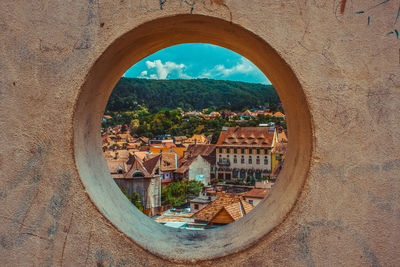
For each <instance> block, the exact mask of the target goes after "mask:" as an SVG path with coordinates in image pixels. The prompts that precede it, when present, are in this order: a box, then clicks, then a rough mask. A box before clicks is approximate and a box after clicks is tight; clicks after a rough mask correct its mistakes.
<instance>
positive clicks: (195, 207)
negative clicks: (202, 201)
mask: <svg viewBox="0 0 400 267" xmlns="http://www.w3.org/2000/svg"><path fill="white" fill-rule="evenodd" d="M250 204H251V203H250ZM194 209H195V210H198V209H199V204H194Z"/></svg>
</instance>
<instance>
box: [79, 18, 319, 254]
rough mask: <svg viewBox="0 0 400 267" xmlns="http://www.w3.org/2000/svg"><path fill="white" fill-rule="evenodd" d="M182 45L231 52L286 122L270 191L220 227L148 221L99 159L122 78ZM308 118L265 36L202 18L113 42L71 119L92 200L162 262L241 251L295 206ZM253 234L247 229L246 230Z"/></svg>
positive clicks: (169, 21)
mask: <svg viewBox="0 0 400 267" xmlns="http://www.w3.org/2000/svg"><path fill="white" fill-rule="evenodd" d="M181 43H210V44H215V45H219V46H222V47H225V48H228V49H230V50H232V51H235V52H237V53H239V54H241V55H243V56H245V57H246V58H248V59H249V60H250V61H252V62H253V63H254V64H255V65H257V67H258V68H259V69H260V70H261V71H262V72H264V73H265V74H266V76H267V77H268V78H269V79H270V81H271V82H272V84H274V86H275V88H276V90H277V91H278V94H279V96H280V99H281V101H282V103H283V106H284V108H285V111H286V116H287V118H288V130H289V132H290V133H292V134H291V136H290V144H289V148H288V154H287V157H286V160H285V165H284V168H283V169H282V171H281V173H280V175H279V179H278V182H277V183H276V184H275V186H274V190H273V191H272V192H271V194H269V195H268V196H267V198H266V199H264V200H263V202H262V203H260V204H259V205H258V206H257V209H255V211H254V212H251V213H249V214H248V215H247V216H245V217H244V218H243V219H241V220H239V221H237V222H235V223H232V224H229V225H227V226H225V227H222V228H217V229H210V230H207V231H190V230H181V229H174V228H168V227H164V226H162V225H159V224H157V223H155V222H152V221H151V220H149V219H148V218H147V217H146V216H145V215H144V214H142V213H141V212H140V211H139V210H137V209H135V208H134V207H133V206H132V205H131V204H130V203H129V201H128V200H127V199H126V198H125V197H124V196H123V195H122V194H121V192H120V190H119V188H118V187H117V185H116V184H115V183H114V181H113V180H112V179H111V177H110V174H109V170H108V168H107V166H106V163H105V159H104V157H103V155H102V149H101V139H100V135H99V129H100V124H101V118H102V116H103V112H104V108H105V106H106V104H107V100H108V97H109V95H110V93H111V91H112V89H113V87H114V85H115V84H116V83H117V81H118V80H119V79H120V77H121V76H122V74H123V73H124V72H125V71H126V70H127V69H128V68H129V67H130V66H132V65H133V64H134V63H136V62H138V61H139V60H141V59H143V58H144V57H146V56H148V55H150V54H152V53H154V52H156V51H158V50H161V49H162V48H165V47H169V46H172V45H176V44H181ZM311 124H312V122H311V116H310V112H309V109H308V105H307V102H306V98H305V95H304V92H303V90H302V88H301V86H300V84H299V82H298V80H297V78H296V76H295V74H294V73H293V71H292V70H291V69H290V67H289V66H288V65H287V64H286V62H285V61H284V60H283V59H282V58H281V57H280V56H279V54H278V53H277V52H276V51H275V50H274V49H273V48H272V47H271V46H270V45H268V44H267V43H266V42H265V41H264V40H263V39H261V38H260V37H258V36H256V35H255V34H253V33H251V32H250V31H248V30H246V29H244V28H243V27H241V26H239V25H236V24H233V23H229V22H227V21H224V20H221V19H217V18H212V17H208V16H201V15H177V16H172V17H165V18H160V19H156V20H153V21H150V22H147V23H145V24H142V25H140V26H138V27H137V28H135V29H133V30H132V31H129V32H128V33H126V34H124V35H123V36H122V37H120V38H118V39H117V40H115V41H114V42H113V43H112V44H111V45H110V46H109V47H108V48H107V49H106V51H105V52H104V53H103V54H102V55H101V56H100V58H99V59H98V60H97V61H96V62H95V64H94V65H93V66H92V68H91V69H90V71H89V73H88V75H87V77H86V80H85V83H84V84H83V86H82V87H81V90H80V94H79V96H78V100H77V103H76V107H75V114H74V152H75V161H76V166H77V168H78V171H79V174H80V177H81V179H82V182H83V184H84V186H85V188H86V191H87V193H88V194H89V196H90V199H91V200H92V202H93V203H94V204H95V205H96V206H97V207H98V208H99V210H100V212H101V213H102V214H103V215H104V216H105V217H106V218H107V219H108V220H109V221H110V222H111V223H112V224H113V225H114V226H115V227H116V228H118V229H119V230H120V231H121V232H123V233H124V234H125V235H126V236H128V237H129V238H131V239H132V240H133V241H134V242H136V243H137V244H138V245H140V246H141V247H143V248H144V249H146V250H149V251H150V252H152V253H154V254H156V255H159V256H161V257H163V258H168V259H171V260H178V261H193V260H202V259H211V258H216V257H221V256H224V255H227V254H229V253H233V252H236V251H239V250H241V249H244V248H246V247H248V246H250V245H251V244H253V243H255V242H256V241H257V240H258V239H260V238H261V237H263V236H265V235H267V234H268V233H269V232H271V231H272V230H273V228H274V227H276V226H277V225H279V224H280V223H281V222H282V221H283V219H284V218H285V217H286V215H287V214H288V213H289V211H290V210H291V208H292V207H293V205H294V204H295V202H296V199H297V197H298V195H299V193H300V191H301V189H302V186H303V184H304V181H305V179H306V177H307V173H308V169H309V162H310V156H311V151H312V127H311ZM249 229H251V231H249Z"/></svg>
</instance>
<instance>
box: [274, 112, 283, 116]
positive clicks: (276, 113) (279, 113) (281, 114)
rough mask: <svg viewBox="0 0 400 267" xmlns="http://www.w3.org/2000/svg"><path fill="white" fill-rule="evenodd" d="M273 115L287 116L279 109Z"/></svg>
mask: <svg viewBox="0 0 400 267" xmlns="http://www.w3.org/2000/svg"><path fill="white" fill-rule="evenodd" d="M273 116H274V117H285V114H283V113H282V112H280V111H278V112H275V113H274V115H273Z"/></svg>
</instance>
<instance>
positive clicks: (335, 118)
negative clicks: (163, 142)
mask: <svg viewBox="0 0 400 267" xmlns="http://www.w3.org/2000/svg"><path fill="white" fill-rule="evenodd" d="M399 5H400V3H399V1H380V0H377V1H364V0H352V1H351V0H347V1H346V0H312V1H311V0H310V1H300V0H297V1H295V0H287V1H284V0H281V1H277V0H267V1H261V0H259V1H239V0H226V1H224V0H198V1H194V0H193V1H181V0H163V1H156V0H137V1H130V0H120V1H116V0H115V1H102V0H89V1H61V0H57V1H45V0H38V1H0V33H1V34H0V51H1V53H0V54H1V58H0V96H1V97H0V114H1V117H0V129H1V135H0V137H1V138H0V147H1V150H0V151H1V154H0V207H1V209H0V259H1V261H0V265H3V266H32V265H33V266H62V265H64V266H82V265H88V266H94V265H97V266H124V265H125V266H163V265H164V266H168V265H174V264H176V263H174V262H173V261H171V259H170V260H166V259H164V258H163V257H160V256H156V255H155V254H154V253H150V252H148V251H147V250H145V249H143V248H142V247H143V246H139V245H137V244H136V243H135V242H134V241H133V240H132V239H131V238H128V237H127V236H126V235H125V234H124V233H123V231H121V230H118V229H120V228H117V227H116V226H115V224H114V223H111V222H110V220H109V219H108V218H110V216H108V215H107V213H106V212H105V210H102V209H101V208H98V205H97V206H96V205H95V204H94V203H93V202H92V201H91V198H89V195H88V194H87V192H86V190H89V191H90V190H91V188H85V187H84V184H83V183H82V180H81V178H80V176H82V175H83V174H82V173H83V172H82V171H81V172H78V169H77V164H76V163H78V164H79V160H78V161H76V160H75V153H76V149H77V147H76V144H75V145H74V138H73V136H74V133H75V131H77V129H75V128H74V127H76V125H75V124H74V123H73V120H74V112H75V109H76V105H77V102H78V100H79V97H80V88H82V85H83V84H84V83H85V82H86V77H87V75H88V73H89V72H90V70H91V68H92V66H93V65H94V63H95V62H96V60H97V59H98V58H99V57H101V55H102V54H103V53H104V51H105V50H106V49H107V47H109V46H110V44H111V43H113V42H114V41H115V40H117V39H118V38H119V37H121V36H124V34H125V33H127V32H129V31H130V30H132V29H134V28H135V27H137V26H138V25H141V24H143V23H145V22H148V21H151V20H154V19H157V18H161V17H166V16H172V15H176V14H188V15H189V16H190V15H191V14H192V15H191V16H196V14H200V15H206V16H211V17H215V18H220V19H223V20H226V21H228V22H230V21H231V22H232V23H233V24H237V25H240V26H241V27H243V28H245V29H247V30H249V31H250V32H252V33H254V34H256V35H258V36H259V37H260V38H261V39H262V40H264V41H266V42H267V43H268V44H270V45H271V46H272V47H273V48H274V49H275V50H276V51H277V53H278V54H279V55H280V56H281V57H282V58H283V59H284V60H285V61H286V62H287V64H288V65H289V66H290V68H291V69H292V70H293V72H294V74H295V75H296V77H297V79H298V81H299V83H300V85H301V87H302V89H303V90H304V94H305V98H306V100H307V104H308V107H307V108H308V109H309V111H310V114H311V119H312V125H313V128H312V137H313V138H312V148H313V149H312V151H311V158H310V159H309V160H310V161H309V162H310V168H309V171H308V175H307V179H306V180H305V184H304V187H303V188H302V190H301V193H300V195H298V198H297V201H296V203H295V205H294V206H293V208H292V209H291V210H290V212H289V213H287V216H285V218H284V219H283V220H282V221H281V222H280V223H279V225H278V226H277V227H275V228H274V229H273V230H272V231H270V232H269V233H268V234H266V235H264V236H263V237H262V238H261V239H260V240H258V241H255V242H253V243H252V244H251V246H247V247H246V249H245V250H235V253H233V254H229V253H228V254H226V255H225V256H223V257H217V258H214V259H209V260H205V261H201V260H199V261H197V262H196V264H199V265H204V266H210V265H218V266H336V265H346V266H368V265H371V266H396V265H399V264H400V254H399V253H398V252H399V251H400V204H399V203H400V199H399V198H400V197H399V196H400V195H399V190H400V179H399V170H400V134H399V133H400V124H399V121H400V113H399V112H398V110H399V109H400V99H399V96H400V74H399V73H400V62H399V61H400V51H399V44H400V40H399V38H400V37H399V31H400V18H399ZM173 21H174V20H171V21H169V22H170V23H171V24H173ZM162 26H163V25H162V24H161V25H159V27H160V28H161V29H160V28H158V29H154V30H162ZM169 26H171V25H170V24H169ZM172 26H173V25H172ZM172 26H171V27H172ZM186 26H187V27H189V28H190V24H189V25H186ZM213 30H214V29H213V28H210V31H213ZM166 35H168V34H166ZM246 41H247V40H243V41H242V42H243V43H245V42H246ZM248 45H249V46H251V45H252V44H251V43H249V44H248ZM226 46H227V47H229V43H227V44H226ZM154 47H156V45H155V46H154ZM148 49H149V51H150V50H151V49H152V47H149V48H148ZM116 51H117V50H116ZM239 52H243V53H244V54H245V52H246V50H245V49H242V50H240V51H239ZM145 54H146V53H144V54H143V56H144V55H145ZM249 55H250V54H249ZM251 59H252V60H253V61H254V62H255V63H256V64H257V65H258V66H263V60H265V59H259V60H258V59H257V58H256V57H254V55H253V58H251ZM257 60H258V61H257ZM265 64H267V63H265ZM107 67H109V68H110V71H112V69H113V66H107ZM104 68H105V67H104ZM271 71H272V70H271ZM272 72H273V71H272ZM119 74H121V73H119ZM112 75H116V74H115V73H112ZM274 75H275V74H274ZM280 75H281V76H282V77H284V76H285V75H286V74H285V73H281V74H280ZM282 79H283V78H282ZM279 82H280V81H278V84H279ZM93 92H95V91H92V93H93ZM279 93H280V95H281V98H282V99H283V100H284V104H285V103H286V105H287V104H289V103H291V102H290V90H286V91H285V90H283V89H282V90H281V91H279ZM97 94H99V95H101V94H103V92H102V91H100V90H99V92H98V93H96V94H95V93H93V97H96V95H97ZM105 94H107V93H105ZM103 108H104V106H103ZM286 109H288V110H289V109H290V107H288V106H285V110H286ZM294 117H295V112H294V111H292V112H291V114H288V120H289V123H290V120H291V118H292V121H293V118H294ZM100 119H101V117H100V116H99V121H100ZM88 123H89V122H88ZM294 123H295V122H292V124H293V125H294ZM296 123H298V122H296ZM305 124H307V123H305ZM289 127H290V124H289ZM307 127H308V126H307ZM289 130H291V129H289ZM298 130H299V129H298ZM291 133H293V131H291ZM291 138H295V137H293V136H291ZM290 142H291V141H290ZM99 144H100V142H99ZM289 145H290V146H291V144H289ZM299 146H300V145H299V144H296V147H299ZM99 148H100V146H99ZM291 149H292V150H291ZM294 150H295V149H293V146H292V147H289V154H290V153H291V152H292V151H294ZM100 151H101V150H100V149H99V151H98V152H99V153H100ZM74 152H75V153H74ZM292 154H293V153H292ZM290 157H291V156H290V155H289V156H288V158H289V159H288V160H287V162H291V166H295V162H296V160H295V157H294V156H293V160H290ZM287 167H288V166H285V167H284V170H283V173H285V172H287V171H286V170H285V168H287ZM104 169H106V167H104ZM290 185H291V184H288V186H290ZM92 186H93V187H95V186H96V185H95V184H94V185H92ZM93 190H94V189H93ZM274 190H275V189H274ZM276 190H277V191H276V192H280V191H279V188H277V189H276ZM275 195H277V194H275ZM276 200H282V201H285V196H282V197H281V199H279V198H278V197H277V198H276ZM260 205H262V204H260ZM260 205H259V206H260ZM258 208H259V207H257V209H258ZM250 215H251V214H249V215H248V216H250ZM268 216H274V214H268ZM246 217H247V216H246ZM143 218H144V217H143ZM143 222H144V223H147V222H146V221H143ZM238 225H240V223H239V224H238ZM139 227H140V226H139ZM246 231H249V232H251V231H255V230H254V229H252V227H250V228H247V229H246ZM149 242H151V240H149ZM182 242H183V241H182ZM171 250H172V251H171V254H172V256H174V253H177V254H179V251H175V250H173V249H172V248H171ZM177 258H178V257H177ZM180 264H182V265H185V264H189V263H187V262H186V263H185V262H183V261H182V262H180ZM190 264H191V265H192V264H194V263H193V262H192V263H190Z"/></svg>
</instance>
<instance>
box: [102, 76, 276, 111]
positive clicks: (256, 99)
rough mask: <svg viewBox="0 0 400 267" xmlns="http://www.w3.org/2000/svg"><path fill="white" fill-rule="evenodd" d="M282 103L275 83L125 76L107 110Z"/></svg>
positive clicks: (194, 108) (236, 109) (239, 106)
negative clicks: (153, 78)
mask: <svg viewBox="0 0 400 267" xmlns="http://www.w3.org/2000/svg"><path fill="white" fill-rule="evenodd" d="M279 102H280V100H279V97H278V94H277V93H276V91H275V89H274V87H273V86H272V85H263V84H254V83H244V82H232V81H220V80H211V79H195V80H149V79H137V78H124V77H123V78H121V80H120V81H119V82H118V83H117V85H116V86H115V88H114V90H113V92H112V94H111V96H110V99H109V101H108V104H107V108H106V110H108V111H129V110H135V109H136V107H137V104H140V105H143V106H145V107H147V108H148V109H149V111H150V112H157V111H159V110H161V109H163V108H169V109H175V108H178V107H180V108H182V109H184V110H201V109H204V108H209V107H215V108H227V109H230V110H232V111H239V110H242V109H243V108H244V107H255V106H260V105H268V104H278V103H279Z"/></svg>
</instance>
